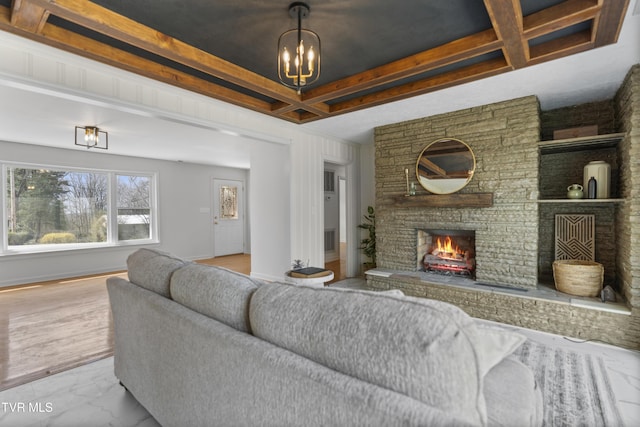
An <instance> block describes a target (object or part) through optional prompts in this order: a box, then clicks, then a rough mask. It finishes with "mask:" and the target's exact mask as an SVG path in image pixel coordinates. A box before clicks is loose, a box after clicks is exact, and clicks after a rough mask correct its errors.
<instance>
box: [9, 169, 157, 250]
mask: <svg viewBox="0 0 640 427" xmlns="http://www.w3.org/2000/svg"><path fill="white" fill-rule="evenodd" d="M110 177H115V180H114V182H115V184H116V185H114V186H113V187H114V190H115V192H116V194H115V198H114V199H115V200H116V211H117V215H116V217H117V221H116V223H117V241H125V240H140V239H150V238H151V231H152V227H151V223H152V210H151V200H152V198H151V184H152V179H153V177H152V176H151V175H124V174H113V173H110V172H102V171H63V170H49V169H36V168H27V167H13V166H10V167H7V181H6V183H5V184H6V186H5V188H6V203H5V206H6V207H7V219H8V220H7V223H6V227H7V238H8V242H7V246H8V247H10V248H17V247H24V246H27V245H51V244H76V245H77V244H94V243H108V242H114V241H115V240H116V237H115V236H114V237H113V238H110V231H109V228H110V220H109V218H110V207H109V204H110V203H109V201H110V200H111V197H110V196H109V191H110V187H109V180H110Z"/></svg>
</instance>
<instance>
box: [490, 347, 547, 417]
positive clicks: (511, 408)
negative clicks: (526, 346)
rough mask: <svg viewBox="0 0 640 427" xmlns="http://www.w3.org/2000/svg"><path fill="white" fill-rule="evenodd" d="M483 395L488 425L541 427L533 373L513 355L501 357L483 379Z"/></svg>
mask: <svg viewBox="0 0 640 427" xmlns="http://www.w3.org/2000/svg"><path fill="white" fill-rule="evenodd" d="M484 395H485V400H486V404H487V413H488V417H489V425H491V426H495V427H511V426H522V427H526V426H530V427H533V426H540V425H542V421H543V409H544V408H543V403H542V390H540V387H538V384H537V383H536V380H535V378H534V376H533V372H531V370H530V369H529V368H527V367H526V366H525V365H524V364H523V363H522V362H520V361H519V360H518V359H516V358H515V357H514V356H509V357H507V358H505V359H504V360H503V361H501V362H500V363H498V364H497V365H496V366H494V367H493V369H491V370H490V371H489V373H488V374H487V375H486V376H485V379H484Z"/></svg>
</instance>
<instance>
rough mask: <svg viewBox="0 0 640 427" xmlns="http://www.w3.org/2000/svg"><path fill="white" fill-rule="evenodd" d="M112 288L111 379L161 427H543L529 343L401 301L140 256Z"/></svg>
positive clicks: (435, 306) (439, 305)
mask: <svg viewBox="0 0 640 427" xmlns="http://www.w3.org/2000/svg"><path fill="white" fill-rule="evenodd" d="M127 266H128V278H129V280H124V279H122V278H118V277H112V278H110V279H109V280H108V282H107V287H108V292H109V298H110V301H111V307H112V313H113V320H114V328H115V359H114V360H115V374H116V376H117V377H118V379H119V380H120V381H121V382H122V384H123V385H124V386H125V387H126V388H127V390H128V391H129V392H131V393H132V394H133V396H134V397H135V398H136V399H137V400H138V401H139V402H140V403H141V404H142V405H143V406H144V407H145V408H146V409H147V410H148V411H149V412H150V413H151V415H153V416H154V418H155V419H156V420H157V421H158V422H159V423H160V424H162V425H163V426H320V425H322V426H395V425H403V426H413V425H416V426H417V425H420V426H439V425H442V426H450V425H460V426H462V425H473V426H483V425H503V426H536V425H540V424H541V423H542V403H541V394H540V390H539V389H538V388H537V386H536V383H535V381H534V379H533V375H532V373H531V371H530V370H529V369H528V368H527V367H525V366H524V365H523V364H521V363H520V362H519V361H517V360H516V359H515V358H514V357H513V356H510V355H511V353H512V352H513V351H514V350H515V349H516V348H517V347H518V346H519V345H520V344H521V343H522V342H523V340H524V339H525V338H523V337H522V336H520V335H518V334H514V333H512V332H508V331H505V330H502V329H497V328H491V327H487V326H483V325H481V324H479V323H477V322H476V321H474V320H473V319H472V318H470V317H469V316H467V315H466V314H465V313H463V312H462V311H461V310H459V309H458V308H456V307H454V306H452V305H449V304H446V303H443V302H438V301H432V300H428V299H422V298H412V297H407V296H404V295H398V294H397V293H376V292H366V291H357V290H348V289H338V288H331V287H328V288H318V287H306V286H298V285H291V284H285V283H266V282H261V281H257V280H254V279H252V278H250V277H248V276H245V275H241V274H238V273H235V272H232V271H229V270H226V269H223V268H218V267H211V266H205V265H200V264H195V263H191V262H187V261H184V260H182V259H179V258H176V257H173V256H171V255H169V254H166V253H162V252H158V251H155V250H150V249H139V250H137V251H136V252H134V253H133V254H131V255H130V256H129V258H128V260H127Z"/></svg>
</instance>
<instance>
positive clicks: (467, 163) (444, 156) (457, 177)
mask: <svg viewBox="0 0 640 427" xmlns="http://www.w3.org/2000/svg"><path fill="white" fill-rule="evenodd" d="M447 169H449V170H447ZM429 170H430V171H431V174H429V173H428V172H427V171H429ZM475 170H476V158H475V155H474V154H473V150H471V147H469V146H468V145H467V144H466V143H465V142H464V141H461V140H459V139H455V138H440V139H437V140H435V141H433V142H431V143H430V144H429V145H427V146H426V147H425V148H424V150H422V152H420V155H419V156H418V160H417V161H416V179H417V180H418V183H419V184H420V185H421V186H422V188H424V189H425V190H427V191H429V192H431V193H434V194H451V193H455V192H457V191H460V190H462V189H463V188H464V187H466V185H467V184H468V183H469V181H471V178H473V174H474V172H475Z"/></svg>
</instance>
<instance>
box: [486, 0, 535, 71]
mask: <svg viewBox="0 0 640 427" xmlns="http://www.w3.org/2000/svg"><path fill="white" fill-rule="evenodd" d="M484 4H485V7H486V9H487V12H488V13H489V18H491V23H492V25H493V29H494V30H495V32H496V34H497V35H498V38H499V39H500V40H501V41H502V43H503V44H504V46H503V48H502V50H503V52H504V57H505V58H507V62H508V63H509V65H511V66H512V67H513V68H514V69H518V68H522V67H524V66H526V65H527V62H528V61H529V46H528V44H527V43H526V41H525V39H524V36H523V23H522V19H523V18H522V8H521V7H520V0H511V1H508V0H506V1H505V0H484Z"/></svg>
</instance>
